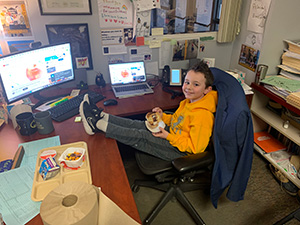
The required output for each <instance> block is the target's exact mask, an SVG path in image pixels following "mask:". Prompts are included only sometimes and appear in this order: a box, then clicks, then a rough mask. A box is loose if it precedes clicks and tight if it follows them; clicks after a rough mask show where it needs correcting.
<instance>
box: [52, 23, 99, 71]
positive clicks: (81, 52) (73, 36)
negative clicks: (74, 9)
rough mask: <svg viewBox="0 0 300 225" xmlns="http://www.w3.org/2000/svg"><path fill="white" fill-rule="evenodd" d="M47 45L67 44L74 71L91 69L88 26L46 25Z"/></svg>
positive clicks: (84, 24) (85, 24)
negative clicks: (70, 52)
mask: <svg viewBox="0 0 300 225" xmlns="http://www.w3.org/2000/svg"><path fill="white" fill-rule="evenodd" d="M46 30H47V35H48V40H49V44H59V43H65V42H69V43H70V44H71V51H72V58H73V66H74V68H75V69H87V70H91V69H93V61H92V54H91V47H90V38H89V29H88V24H87V23H83V24H51V25H46Z"/></svg>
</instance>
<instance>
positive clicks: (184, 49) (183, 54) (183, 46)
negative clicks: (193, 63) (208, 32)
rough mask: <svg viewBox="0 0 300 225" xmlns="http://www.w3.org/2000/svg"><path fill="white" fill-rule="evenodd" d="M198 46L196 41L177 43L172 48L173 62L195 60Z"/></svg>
mask: <svg viewBox="0 0 300 225" xmlns="http://www.w3.org/2000/svg"><path fill="white" fill-rule="evenodd" d="M198 45H199V40H198V39H192V40H182V41H177V42H176V43H175V44H174V46H173V61H180V60H186V59H195V58H197V56H198Z"/></svg>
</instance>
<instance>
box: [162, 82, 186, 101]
mask: <svg viewBox="0 0 300 225" xmlns="http://www.w3.org/2000/svg"><path fill="white" fill-rule="evenodd" d="M163 91H165V92H167V93H170V94H172V96H171V99H174V98H176V97H180V96H182V95H183V93H182V92H181V91H174V90H171V89H169V88H168V87H167V86H165V85H164V86H163Z"/></svg>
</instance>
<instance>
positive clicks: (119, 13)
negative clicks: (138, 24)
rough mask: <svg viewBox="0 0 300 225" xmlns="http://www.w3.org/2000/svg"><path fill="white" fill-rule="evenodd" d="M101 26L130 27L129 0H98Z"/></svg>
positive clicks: (130, 10) (130, 5) (131, 14)
mask: <svg viewBox="0 0 300 225" xmlns="http://www.w3.org/2000/svg"><path fill="white" fill-rule="evenodd" d="M98 11H99V22H100V27H101V28H120V27H123V28H126V27H132V24H133V21H132V16H133V13H132V12H133V7H132V2H131V1H130V0H110V1H106V0H98Z"/></svg>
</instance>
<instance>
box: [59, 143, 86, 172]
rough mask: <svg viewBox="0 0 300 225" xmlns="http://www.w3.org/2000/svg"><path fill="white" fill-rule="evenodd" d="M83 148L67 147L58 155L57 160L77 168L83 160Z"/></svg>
mask: <svg viewBox="0 0 300 225" xmlns="http://www.w3.org/2000/svg"><path fill="white" fill-rule="evenodd" d="M84 154H85V149H84V148H76V147H70V148H67V149H66V150H65V151H64V152H63V153H62V154H61V156H60V157H59V159H58V162H59V163H63V164H65V165H66V166H67V167H69V168H79V167H81V166H82V164H83V161H84Z"/></svg>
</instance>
